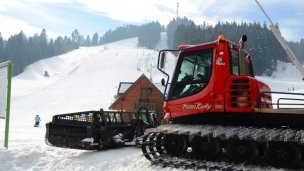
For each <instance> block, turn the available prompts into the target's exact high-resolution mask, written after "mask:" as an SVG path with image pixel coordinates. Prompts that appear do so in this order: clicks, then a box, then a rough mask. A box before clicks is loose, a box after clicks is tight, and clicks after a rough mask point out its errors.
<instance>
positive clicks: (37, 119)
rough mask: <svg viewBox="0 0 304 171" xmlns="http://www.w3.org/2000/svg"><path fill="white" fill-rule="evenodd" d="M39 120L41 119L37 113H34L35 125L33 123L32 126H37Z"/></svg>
mask: <svg viewBox="0 0 304 171" xmlns="http://www.w3.org/2000/svg"><path fill="white" fill-rule="evenodd" d="M40 121H41V119H40V117H39V115H36V117H35V125H34V127H38V126H39V123H40Z"/></svg>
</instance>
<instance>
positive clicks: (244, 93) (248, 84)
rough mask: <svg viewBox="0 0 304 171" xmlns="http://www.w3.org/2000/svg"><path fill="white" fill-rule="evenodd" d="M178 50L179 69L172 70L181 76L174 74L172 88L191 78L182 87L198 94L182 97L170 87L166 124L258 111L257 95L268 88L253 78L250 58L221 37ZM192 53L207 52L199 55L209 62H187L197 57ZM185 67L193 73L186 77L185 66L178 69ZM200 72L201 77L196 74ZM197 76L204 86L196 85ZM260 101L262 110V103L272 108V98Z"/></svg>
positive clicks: (267, 97)
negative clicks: (208, 115)
mask: <svg viewBox="0 0 304 171" xmlns="http://www.w3.org/2000/svg"><path fill="white" fill-rule="evenodd" d="M179 50H180V56H182V57H180V58H179V61H178V63H177V66H176V67H177V68H181V69H176V70H175V72H180V73H174V76H175V77H173V80H172V85H178V84H182V83H183V81H184V80H182V79H180V78H181V76H185V77H186V75H187V76H189V75H190V77H192V78H190V79H192V81H190V82H187V83H185V85H186V87H185V88H184V89H187V87H188V89H191V86H192V87H195V86H197V89H198V90H193V91H194V92H192V93H188V94H187V93H184V95H183V94H179V95H175V94H176V92H177V91H178V90H177V89H178V88H177V86H172V87H171V89H170V90H169V97H168V100H167V101H166V102H165V103H164V110H165V113H166V114H165V119H167V120H170V119H174V118H178V117H184V116H191V115H196V114H202V113H209V112H253V111H254V108H258V107H259V105H260V104H261V103H260V93H261V92H264V91H270V88H269V86H268V85H266V84H264V83H263V82H261V81H259V80H257V79H255V78H254V73H253V67H252V60H251V57H250V55H249V54H248V53H246V52H244V51H243V49H239V47H238V46H236V45H234V44H232V43H231V42H230V41H228V40H225V38H224V37H223V36H220V37H219V40H217V41H214V42H209V43H204V44H200V45H196V46H185V45H182V46H180V48H179ZM195 51H199V53H201V52H204V51H206V53H201V54H200V55H201V57H206V58H208V59H207V61H206V60H205V61H203V62H205V63H202V64H200V63H199V62H198V63H193V62H192V63H191V61H187V57H189V56H191V55H192V56H193V55H194V56H195V55H197V56H199V54H195ZM240 51H242V52H240ZM239 53H240V54H241V57H240V58H243V60H242V62H240V60H239V59H237V58H238V57H237V56H238V55H239ZM183 54H188V55H189V56H187V55H183ZM194 61H195V60H194ZM187 63H188V65H189V66H191V65H192V66H191V67H192V70H191V71H190V72H192V73H186V72H187V71H188V72H189V68H187V69H188V70H187V71H185V70H186V69H184V68H185V67H187V66H185V67H184V68H183V67H182V66H181V65H187ZM190 63H191V64H190ZM206 63H208V64H207V65H206ZM209 64H210V65H209ZM200 65H201V66H200ZM241 65H242V66H241ZM240 68H242V69H240ZM183 69H184V70H183ZM200 71H201V72H202V73H197V72H200ZM199 74H201V75H202V77H204V79H205V80H203V82H199V79H200V78H199V77H200V76H199ZM195 77H196V78H195ZM187 81H188V80H187ZM193 89H194V88H193ZM183 91H187V90H183ZM190 91H191V90H190ZM261 100H262V101H263V103H262V104H263V105H264V106H265V105H266V103H265V102H268V105H267V106H268V107H271V96H264V97H262V98H261Z"/></svg>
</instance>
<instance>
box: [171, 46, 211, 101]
mask: <svg viewBox="0 0 304 171" xmlns="http://www.w3.org/2000/svg"><path fill="white" fill-rule="evenodd" d="M212 57H213V49H206V50H200V51H192V52H182V53H180V58H179V61H178V64H177V66H176V70H175V75H174V77H173V80H172V87H171V89H170V93H169V98H170V99H177V98H181V97H186V96H190V95H193V94H195V93H198V92H200V91H201V90H203V89H204V87H206V85H207V83H208V82H209V79H210V76H211V69H212Z"/></svg>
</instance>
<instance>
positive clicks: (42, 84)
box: [0, 36, 304, 171]
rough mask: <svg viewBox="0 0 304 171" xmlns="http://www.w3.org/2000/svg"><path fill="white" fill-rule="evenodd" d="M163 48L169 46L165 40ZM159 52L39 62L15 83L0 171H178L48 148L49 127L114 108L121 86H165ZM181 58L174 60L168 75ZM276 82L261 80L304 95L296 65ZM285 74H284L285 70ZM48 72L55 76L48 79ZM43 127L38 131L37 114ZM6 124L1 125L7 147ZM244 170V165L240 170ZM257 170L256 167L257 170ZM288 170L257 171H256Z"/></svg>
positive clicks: (116, 152)
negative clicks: (146, 81)
mask: <svg viewBox="0 0 304 171" xmlns="http://www.w3.org/2000/svg"><path fill="white" fill-rule="evenodd" d="M162 38H163V40H162V41H161V42H160V45H159V46H158V47H157V49H162V48H166V47H165V43H164V42H166V41H165V36H162ZM157 55H158V52H157V51H153V50H148V49H145V48H138V47H137V38H131V39H127V40H122V41H118V42H114V43H111V44H106V45H102V46H98V47H85V48H84V47H81V48H80V49H78V50H74V51H72V52H69V53H67V54H64V55H60V56H55V57H52V58H48V59H44V60H41V61H38V62H36V63H34V64H32V65H30V66H28V67H27V68H26V69H25V71H24V72H23V73H22V74H20V75H18V76H16V77H14V78H13V81H12V100H11V101H12V102H11V124H10V141H9V149H8V150H6V149H3V148H0V171H11V170H12V171H23V170H28V171H40V170H48V171H57V170H58V171H63V170H67V171H70V170H71V171H74V170H75V171H82V170H86V171H95V170H130V171H131V170H132V171H133V170H138V171H139V170H153V171H156V170H168V171H169V170H170V171H171V170H174V171H179V170H183V169H172V168H160V167H159V166H151V165H150V162H149V161H148V160H146V159H145V158H144V157H143V156H142V155H141V150H140V149H138V148H135V147H129V148H121V149H112V150H106V151H82V150H72V149H63V148H55V147H50V146H47V145H46V144H45V143H44V134H45V123H47V122H49V121H51V119H52V116H53V115H55V114H60V113H68V112H76V111H85V110H99V109H100V108H103V109H105V110H107V109H108V107H109V106H110V104H111V103H112V102H113V101H114V95H115V94H116V93H117V88H118V85H119V82H121V81H125V82H133V81H135V80H136V79H137V78H138V77H139V76H140V75H141V74H142V73H145V74H146V75H147V77H151V76H152V79H153V81H155V82H160V80H161V78H162V77H163V76H162V75H161V74H160V73H159V72H158V71H157V69H156V66H155V65H156V63H157ZM174 63H175V58H174V57H173V56H169V60H168V61H167V64H168V65H167V66H170V67H168V68H167V70H168V71H169V72H170V71H172V69H173V67H174ZM281 65H282V66H280V67H282V68H280V69H279V70H278V71H276V72H275V73H274V75H273V76H272V77H257V78H258V79H261V80H262V81H264V82H266V83H267V84H269V85H270V86H271V88H272V90H274V91H288V90H290V91H292V90H293V89H294V91H295V92H304V91H303V90H304V83H303V82H302V81H301V80H302V79H301V77H300V75H299V74H296V73H297V71H296V70H295V68H294V67H293V66H292V65H291V64H283V63H282V64H281ZM283 69H284V70H283ZM44 71H48V73H49V75H50V77H44V76H43V74H44ZM36 114H39V115H40V117H41V119H42V122H41V126H40V127H38V128H34V127H33V125H34V118H35V115H36ZM3 125H4V120H0V127H1V130H0V143H1V145H2V146H3V144H2V142H3V129H2V126H3ZM239 167H240V168H242V167H243V166H242V165H240V166H239ZM253 168H255V167H253ZM265 169H267V170H276V171H277V170H282V169H274V168H262V169H260V168H258V167H257V168H255V170H265Z"/></svg>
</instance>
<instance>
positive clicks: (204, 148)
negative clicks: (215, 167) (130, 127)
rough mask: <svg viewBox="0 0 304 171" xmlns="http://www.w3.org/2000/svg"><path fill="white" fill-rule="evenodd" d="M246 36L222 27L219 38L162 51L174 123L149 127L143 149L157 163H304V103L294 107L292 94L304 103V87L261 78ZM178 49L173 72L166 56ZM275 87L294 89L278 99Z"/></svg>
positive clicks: (168, 113)
mask: <svg viewBox="0 0 304 171" xmlns="http://www.w3.org/2000/svg"><path fill="white" fill-rule="evenodd" d="M246 40H247V36H246V35H244V36H242V38H241V40H240V43H239V45H235V44H233V43H232V42H230V41H229V40H227V39H225V38H224V36H222V35H221V36H219V37H218V39H217V40H215V41H213V42H208V43H203V44H199V45H181V46H179V49H178V50H161V51H160V52H159V57H158V69H159V70H160V71H161V72H163V73H164V74H165V75H166V76H167V80H166V81H163V82H165V84H164V86H165V87H166V90H165V93H164V95H165V97H164V99H165V102H164V111H165V119H166V120H168V121H169V124H167V125H162V126H159V127H157V128H153V129H148V130H147V131H146V135H145V136H144V138H143V143H142V151H143V154H144V156H145V157H146V158H147V159H149V160H151V161H152V163H161V164H164V165H178V166H185V165H193V166H196V167H197V168H198V167H199V166H201V165H204V164H203V163H205V162H203V161H202V160H199V159H203V160H209V161H210V160H211V161H227V162H234V163H254V162H257V163H259V162H260V161H261V162H262V163H268V164H270V165H273V166H277V167H301V164H302V160H303V157H302V156H303V155H304V153H303V147H304V146H303V143H304V110H301V109H299V108H297V109H286V103H285V102H286V101H288V102H289V103H288V104H289V106H290V105H292V106H298V107H301V106H300V105H299V103H298V102H299V100H302V101H303V95H304V94H297V93H293V94H291V93H284V92H282V93H281V92H271V91H270V88H269V86H267V85H266V84H264V83H263V82H261V81H259V80H257V79H256V78H255V77H254V72H253V65H252V59H251V56H250V55H249V54H248V53H247V52H245V51H244V43H245V41H246ZM176 51H178V52H179V54H178V60H177V64H176V67H175V71H174V74H173V76H172V78H170V76H169V74H167V73H166V72H165V71H164V70H163V66H164V61H165V60H164V58H165V56H166V53H167V52H172V53H176ZM273 93H276V94H278V93H280V94H289V95H288V98H280V99H278V101H277V102H276V103H273V102H272V96H271V95H272V94H273ZM290 96H292V97H294V98H290ZM298 96H302V99H299V98H298ZM274 104H276V108H277V109H273V108H272V107H273V105H274ZM203 167H204V166H202V168H203Z"/></svg>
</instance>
